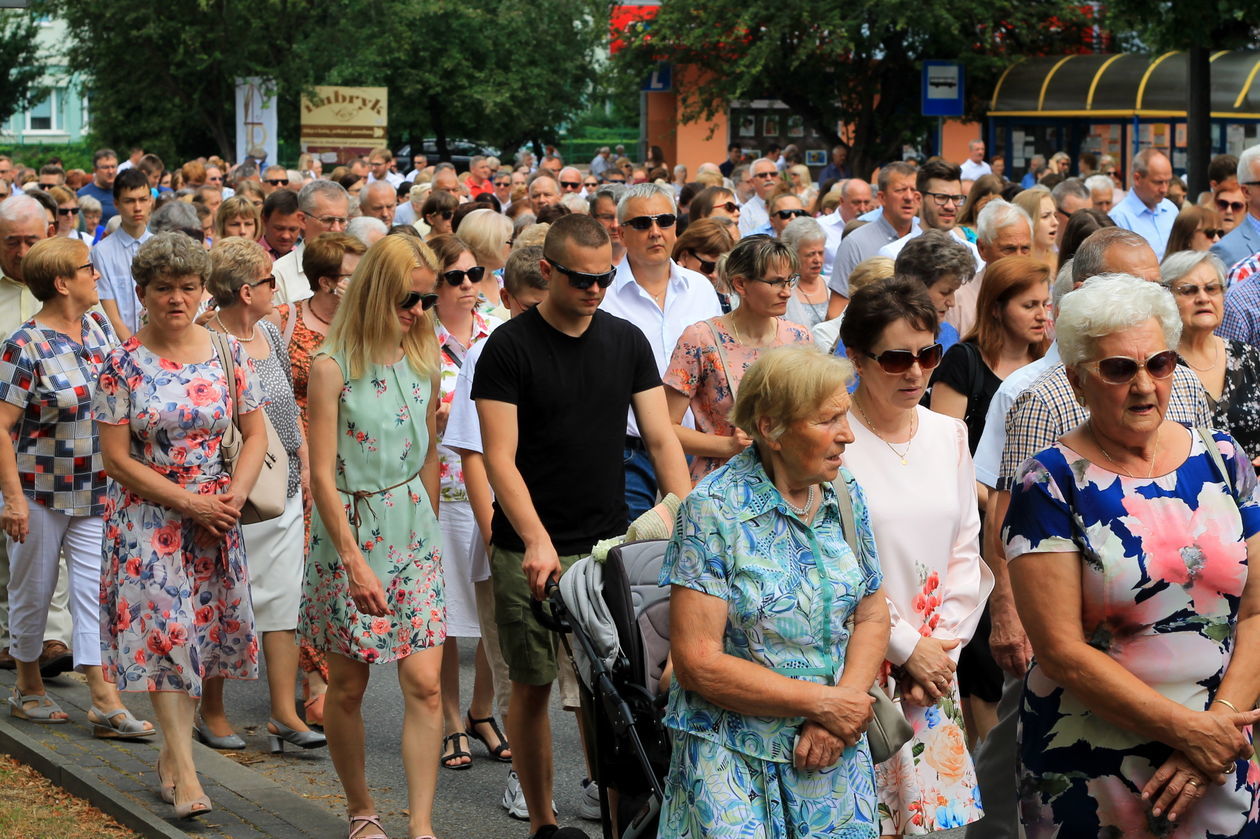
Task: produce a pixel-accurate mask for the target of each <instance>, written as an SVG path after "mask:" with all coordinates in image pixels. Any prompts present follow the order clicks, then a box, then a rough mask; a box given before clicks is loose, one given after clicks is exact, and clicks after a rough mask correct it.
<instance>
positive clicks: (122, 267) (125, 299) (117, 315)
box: [91, 161, 153, 341]
mask: <svg viewBox="0 0 1260 839" xmlns="http://www.w3.org/2000/svg"><path fill="white" fill-rule="evenodd" d="M115 162H116V161H115ZM113 186H114V192H113V196H112V198H113V199H114V202H115V203H116V204H117V206H118V213H119V214H120V215H121V216H122V224H120V225H119V227H118V229H117V230H115V231H114V232H113V233H112V234H110V235H109V236H108V237H106V238H105V239H103V240H101V243H100V244H99V245H97V246H96V247H94V248H92V254H91V256H92V264H93V265H94V266H96V270H97V271H98V272H100V275H101V278H100V280H99V281H98V282H97V284H96V286H97V291H98V292H99V295H100V298H101V308H102V309H103V310H104V311H105V316H106V317H108V318H109V322H110V325H112V326H113V327H114V331H115V332H117V333H118V340H119V341H126V340H127V339H128V338H130V337H131V336H132V335H133V334H135V332H136V331H137V330H139V329H140V311H141V307H140V300H139V298H137V297H136V284H135V282H134V281H133V280H132V278H131V260H132V259H134V258H135V256H136V251H138V250H140V246H141V245H143V244H144V243H145V242H147V241H149V239H150V238H151V237H152V236H153V234H152V233H150V232H149V229H148V225H149V214H150V213H152V212H153V193H152V192H151V191H150V189H149V179H148V177H147V176H146V175H145V174H144V172H142V171H141V170H139V169H136V168H132V169H128V170H126V171H125V172H123V173H122V174H121V175H119V176H118V177H117V178H114V179H113Z"/></svg>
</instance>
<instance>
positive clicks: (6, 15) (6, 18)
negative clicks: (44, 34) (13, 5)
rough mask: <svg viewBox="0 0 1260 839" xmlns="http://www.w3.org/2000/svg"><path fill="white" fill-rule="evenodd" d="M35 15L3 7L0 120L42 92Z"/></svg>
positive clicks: (0, 60)
mask: <svg viewBox="0 0 1260 839" xmlns="http://www.w3.org/2000/svg"><path fill="white" fill-rule="evenodd" d="M36 33H37V27H36V25H35V16H34V14H33V13H32V12H28V11H25V10H9V9H5V10H0V67H6V68H8V71H7V72H6V73H5V74H4V75H3V76H0V123H3V122H5V121H7V120H8V119H9V117H11V116H12V115H13V114H14V113H16V112H17V111H20V110H23V109H25V108H26V107H27V106H28V105H30V104H31V103H32V102H33V101H35V100H36V99H38V98H39V97H40V95H41V94H42V93H43V91H42V89H41V88H40V87H39V86H38V84H37V83H38V82H39V77H40V74H41V72H42V69H41V68H40V67H39V66H37V65H36V63H35V61H36V50H37V48H38V45H37V44H36V41H35V36H36Z"/></svg>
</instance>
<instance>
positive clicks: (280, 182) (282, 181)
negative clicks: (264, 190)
mask: <svg viewBox="0 0 1260 839" xmlns="http://www.w3.org/2000/svg"><path fill="white" fill-rule="evenodd" d="M266 182H267V183H269V184H271V185H272V186H288V185H289V179H288V178H268V179H267V181H266Z"/></svg>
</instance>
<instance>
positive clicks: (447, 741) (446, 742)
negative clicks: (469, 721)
mask: <svg viewBox="0 0 1260 839" xmlns="http://www.w3.org/2000/svg"><path fill="white" fill-rule="evenodd" d="M461 737H463V738H464V741H463V742H464V745H465V747H464V748H462V749H461V748H460V739H459V738H461ZM452 740H453V741H454V746H452V751H451V753H450V754H448V755H443V756H442V758H441V763H442V766H443V767H445V768H446V769H468V768H469V767H471V766H472V752H470V751H468V748H467V743H468V732H466V731H456V732H453V733H451V734H448V735H446V736H445V737H443V738H442V751H446V747H447V746H450V745H451V741H452ZM461 757H466V758H468V762H467V763H452V762H451V761H454V760H459V759H460V758H461Z"/></svg>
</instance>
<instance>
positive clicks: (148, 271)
mask: <svg viewBox="0 0 1260 839" xmlns="http://www.w3.org/2000/svg"><path fill="white" fill-rule="evenodd" d="M176 203H182V202H176ZM185 206H187V205H185ZM189 209H192V208H191V207H189ZM194 215H196V213H195V212H194ZM114 218H118V216H115V217H114ZM210 267H211V263H210V253H209V252H208V251H207V250H206V248H205V246H204V245H202V244H201V242H198V241H196V240H195V239H193V238H192V237H190V236H186V235H184V234H183V233H175V232H173V231H170V232H166V233H158V234H157V235H155V236H152V237H151V238H150V239H149V241H147V242H145V243H144V244H143V245H141V246H140V249H139V250H138V251H136V257H135V259H133V260H132V262H131V276H132V278H133V279H134V280H135V281H136V285H138V286H140V287H141V288H147V287H148V286H149V284H150V283H152V282H153V281H154V280H157V279H160V278H162V277H171V278H177V277H189V276H193V277H197V278H199V279H200V280H201V282H202V283H203V284H204V283H205V282H206V281H207V280H209V279H210Z"/></svg>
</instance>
